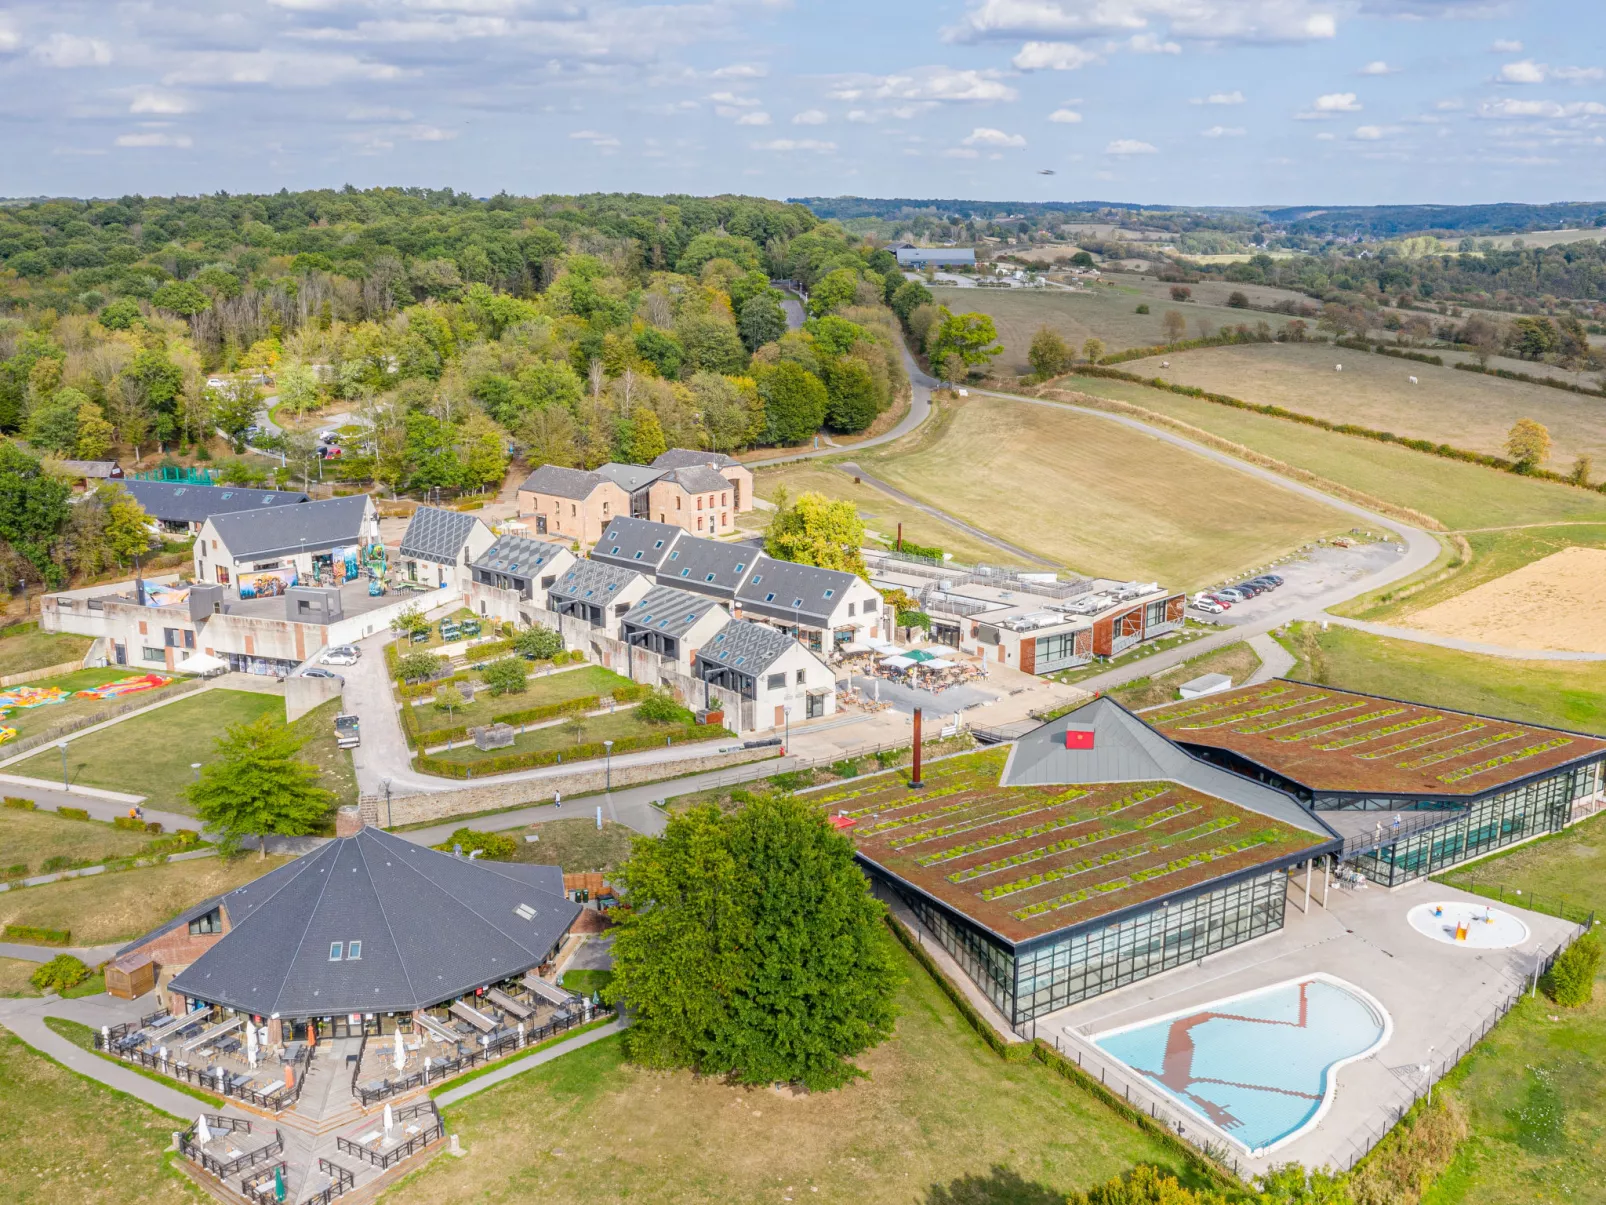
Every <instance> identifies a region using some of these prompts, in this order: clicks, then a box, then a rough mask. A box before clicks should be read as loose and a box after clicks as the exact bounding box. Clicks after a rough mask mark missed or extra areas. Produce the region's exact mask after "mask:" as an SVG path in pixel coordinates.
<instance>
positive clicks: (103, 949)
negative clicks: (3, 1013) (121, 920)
mask: <svg viewBox="0 0 1606 1205" xmlns="http://www.w3.org/2000/svg"><path fill="white" fill-rule="evenodd" d="M126 944H127V943H126V942H121V941H116V942H112V943H111V944H110V945H105V946H30V945H26V944H24V943H23V942H20V941H0V958H20V959H21V960H22V961H23V962H49V961H50V960H51V959H52V958H54V957H55V956H56V955H58V954H71V955H72V956H73V957H74V958H76V959H78V961H79V962H81V963H83V964H84V965H85V966H89V967H95V966H99V965H100V964H101V963H103V962H105V961H106V960H107V959H108V958H110V957H111V956H112V955H113V954H115V953H117V951H118V950H120V949H122V948H123V946H124V945H126Z"/></svg>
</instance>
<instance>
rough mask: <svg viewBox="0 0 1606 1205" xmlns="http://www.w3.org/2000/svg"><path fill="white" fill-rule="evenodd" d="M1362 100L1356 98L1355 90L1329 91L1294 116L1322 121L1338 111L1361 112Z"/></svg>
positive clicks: (1302, 119) (1305, 119)
mask: <svg viewBox="0 0 1606 1205" xmlns="http://www.w3.org/2000/svg"><path fill="white" fill-rule="evenodd" d="M1360 111H1361V102H1360V101H1358V100H1356V99H1355V93H1353V92H1328V93H1326V94H1325V95H1322V96H1318V97H1317V98H1316V99H1315V101H1314V102H1312V104H1311V107H1310V108H1309V109H1307V110H1305V111H1304V112H1303V113H1296V114H1294V116H1295V117H1296V118H1297V119H1298V120H1300V121H1321V120H1323V119H1324V118H1328V117H1332V116H1333V115H1334V114H1336V113H1359V112H1360Z"/></svg>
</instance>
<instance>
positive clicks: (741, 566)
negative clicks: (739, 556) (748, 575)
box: [736, 561, 747, 573]
mask: <svg viewBox="0 0 1606 1205" xmlns="http://www.w3.org/2000/svg"><path fill="white" fill-rule="evenodd" d="M746 568H747V564H746V562H744V561H737V562H736V572H737V573H740V572H741V571H742V570H743V569H746Z"/></svg>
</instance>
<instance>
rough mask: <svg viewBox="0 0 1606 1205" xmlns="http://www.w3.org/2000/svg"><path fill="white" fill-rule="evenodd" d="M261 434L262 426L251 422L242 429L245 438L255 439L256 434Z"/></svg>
mask: <svg viewBox="0 0 1606 1205" xmlns="http://www.w3.org/2000/svg"><path fill="white" fill-rule="evenodd" d="M261 434H262V428H261V427H259V426H257V425H256V424H255V423H252V424H251V425H250V426H249V427H247V428H246V429H245V431H244V435H245V438H246V439H247V440H252V439H255V438H256V437H257V436H258V435H261Z"/></svg>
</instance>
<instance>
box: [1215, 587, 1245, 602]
mask: <svg viewBox="0 0 1606 1205" xmlns="http://www.w3.org/2000/svg"><path fill="white" fill-rule="evenodd" d="M1215 597H1216V598H1218V599H1220V600H1221V601H1222V602H1229V603H1241V602H1243V601H1244V600H1245V599H1249V598H1253V597H1254V595H1252V594H1251V593H1250V592H1249V591H1248V590H1243V589H1240V588H1239V587H1237V586H1228V587H1227V588H1226V589H1225V590H1217V591H1216V594H1215Z"/></svg>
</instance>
